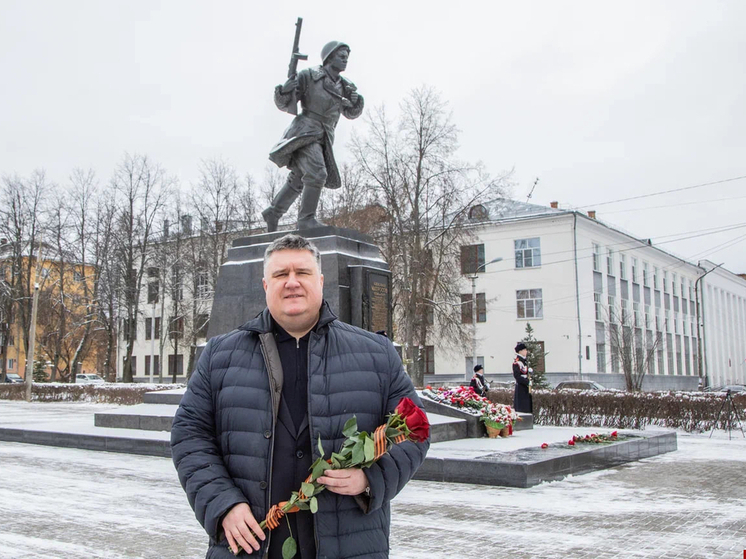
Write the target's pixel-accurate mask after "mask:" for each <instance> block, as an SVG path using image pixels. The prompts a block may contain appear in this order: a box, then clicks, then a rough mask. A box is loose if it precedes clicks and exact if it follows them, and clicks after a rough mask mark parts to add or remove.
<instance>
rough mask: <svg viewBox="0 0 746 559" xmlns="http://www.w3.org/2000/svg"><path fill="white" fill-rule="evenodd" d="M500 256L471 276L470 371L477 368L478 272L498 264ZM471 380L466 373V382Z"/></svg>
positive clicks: (469, 375)
mask: <svg viewBox="0 0 746 559" xmlns="http://www.w3.org/2000/svg"><path fill="white" fill-rule="evenodd" d="M500 260H502V256H498V257H497V258H493V259H492V260H490V261H489V262H485V263H484V264H482V265H480V266H477V269H476V270H474V275H473V276H471V327H472V331H471V333H472V338H471V366H472V370H473V369H474V367H476V366H477V274H479V270H481V269H483V268H486V267H487V265H488V264H494V263H495V262H500ZM469 379H471V373H470V372H469V371H466V380H469Z"/></svg>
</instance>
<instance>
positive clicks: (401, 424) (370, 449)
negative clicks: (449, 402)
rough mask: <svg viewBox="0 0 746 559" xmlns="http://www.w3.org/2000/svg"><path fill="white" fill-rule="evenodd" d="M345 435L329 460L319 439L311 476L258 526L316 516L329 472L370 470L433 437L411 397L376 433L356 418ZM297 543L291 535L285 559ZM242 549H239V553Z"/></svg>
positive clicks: (350, 423)
mask: <svg viewBox="0 0 746 559" xmlns="http://www.w3.org/2000/svg"><path fill="white" fill-rule="evenodd" d="M342 434H343V435H344V436H345V437H346V439H345V441H344V442H343V443H342V447H341V448H340V449H339V452H332V455H331V457H329V459H327V460H325V459H324V449H323V447H322V446H321V438H320V437H319V441H318V448H319V458H317V459H316V461H315V462H314V463H313V464H311V467H310V470H311V474H310V475H309V476H308V477H307V478H306V481H304V482H303V483H302V484H301V487H300V489H299V490H298V491H293V492H292V494H291V496H290V499H289V500H287V501H283V502H281V503H278V504H276V505H273V506H272V507H271V508H270V509H269V512H268V513H267V516H266V518H265V519H264V520H262V521H261V522H260V523H259V526H260V527H261V528H262V529H264V528H268V529H269V530H273V529H275V528H277V527H278V526H279V525H280V520H281V519H282V517H283V516H285V514H287V513H292V512H298V511H299V510H310V511H311V513H313V514H315V513H316V512H317V511H318V510H319V504H318V501H317V499H316V496H317V495H318V494H319V493H321V492H322V491H324V490H325V489H326V486H325V485H322V484H321V483H319V482H318V478H319V477H321V476H322V475H324V472H325V471H326V470H329V469H333V470H342V469H347V468H370V467H371V466H372V465H373V464H374V463H375V462H376V461H377V460H379V459H380V458H381V457H382V456H383V455H384V454H386V453H387V452H388V451H389V449H390V448H391V447H392V446H393V445H395V444H399V443H402V442H404V441H407V440H409V441H413V442H417V443H421V442H424V441H426V440H427V439H428V437H429V436H430V423H429V422H428V420H427V415H425V412H424V411H422V410H421V409H420V408H419V407H417V405H416V404H415V403H414V402H413V401H412V400H410V399H409V398H402V399H401V400H400V401H399V404H398V405H397V406H396V409H395V410H394V411H393V413H390V414H389V415H388V418H387V420H386V423H384V424H383V425H380V426H379V427H378V428H377V429H376V430H375V431H374V432H373V433H371V434H368V433H367V432H365V431H362V432H360V431H358V428H357V418H356V417H355V416H354V415H353V416H352V417H351V418H350V419H348V420H347V423H345V425H344V428H343V429H342ZM297 547H298V546H297V544H296V542H295V539H294V538H293V537H292V535H291V536H290V537H289V538H287V539H286V540H285V542H284V543H283V544H282V557H283V559H290V558H292V557H294V556H295V554H296V552H297ZM240 552H241V548H240V547H239V553H240Z"/></svg>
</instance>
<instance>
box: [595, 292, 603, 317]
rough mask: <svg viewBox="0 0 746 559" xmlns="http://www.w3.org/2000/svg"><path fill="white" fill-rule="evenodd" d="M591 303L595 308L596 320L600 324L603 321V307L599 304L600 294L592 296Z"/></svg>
mask: <svg viewBox="0 0 746 559" xmlns="http://www.w3.org/2000/svg"><path fill="white" fill-rule="evenodd" d="M593 303H594V305H595V306H596V320H598V321H599V322H602V321H603V319H604V306H603V303H602V302H601V293H594V294H593Z"/></svg>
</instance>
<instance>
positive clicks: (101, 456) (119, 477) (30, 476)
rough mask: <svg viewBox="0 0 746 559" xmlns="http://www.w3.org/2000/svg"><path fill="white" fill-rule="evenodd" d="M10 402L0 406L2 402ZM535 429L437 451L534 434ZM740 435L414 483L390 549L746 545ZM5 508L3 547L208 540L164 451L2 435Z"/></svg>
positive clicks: (643, 550) (190, 546)
mask: <svg viewBox="0 0 746 559" xmlns="http://www.w3.org/2000/svg"><path fill="white" fill-rule="evenodd" d="M38 405H39V406H47V405H52V406H61V407H59V408H45V412H47V413H53V414H54V415H56V416H57V418H58V419H59V420H63V419H71V417H72V415H77V414H72V413H66V411H65V410H66V408H65V407H64V406H65V405H63V404H38ZM70 405H72V404H67V406H70ZM76 406H85V407H86V412H90V413H92V412H93V411H94V410H98V409H111V408H112V407H111V406H95V405H92V404H76ZM12 408H13V409H16V410H17V409H18V408H16V407H15V406H12ZM10 409H11V408H9V407H6V406H2V405H0V414H3V412H7V411H9V410H10ZM34 409H35V408H33V407H32V408H29V409H28V411H29V412H30V413H31V415H34V414H33V410H34ZM76 410H77V411H80V409H79V408H76ZM28 421H30V419H29V417H26V421H23V423H27V422H28ZM48 422H49V417H46V418H45V420H44V423H48ZM13 423H16V424H18V423H19V421H18V418H17V417H16V418H15V419H11V418H9V417H8V416H7V415H5V416H4V417H2V416H0V424H4V425H5V426H10V424H13ZM557 431H558V432H557V436H558V437H560V432H561V437H563V438H564V437H566V435H567V434H566V433H565V432H564V430H559V429H558V430H557ZM538 433H539V431H538V430H537V431H536V432H535V433H529V432H524V433H523V434H522V433H521V432H517V433H516V434H517V436H516V437H515V438H510V439H507V440H502V441H493V442H492V443H488V441H487V439H484V440H482V441H481V442H479V443H476V442H469V443H467V442H464V443H442V445H443V446H440V445H435V446H436V447H438V448H437V449H434V451H433V452H438V453H440V452H445V451H446V450H445V449H447V448H448V446H450V447H451V451H457V450H458V448H457V447H458V445H459V444H461V445H463V446H465V447H468V446H472V445H474V444H479V445H484V444H496V445H503V444H505V445H511V446H512V445H515V444H518V441H519V440H520V439H521V438H524V441H525V442H529V441H530V442H531V443H532V444H535V443H540V442H541V439H542V437H543V435H539V434H538ZM732 435H733V439H732V440H728V435H727V433H723V432H715V435H714V436H713V438H712V439H709V438H708V434H703V435H689V434H684V433H679V439H678V446H679V450H678V451H676V452H672V453H668V454H664V455H661V456H657V457H653V458H648V459H645V460H642V461H640V462H635V463H632V464H626V465H624V466H620V467H618V468H613V469H610V470H604V471H600V472H595V473H591V474H586V475H582V476H577V477H570V478H566V479H565V480H563V481H559V482H552V483H544V484H542V485H538V486H536V487H532V488H529V489H517V488H506V487H489V486H477V485H465V484H448V483H432V482H422V481H413V482H411V483H410V484H409V485H408V486H407V487H406V488H405V489H404V491H403V492H402V493H401V494H400V495H399V496H398V497H397V498H396V499H395V500H394V502H393V511H392V517H393V522H392V534H391V548H392V551H391V557H394V558H412V559H419V558H422V559H425V558H426V559H437V558H440V557H443V558H446V557H447V558H456V557H457V558H460V557H473V558H475V559H477V558H483V557H485V558H497V557H500V558H502V557H508V558H511V559H512V558H521V557H526V558H528V557H571V558H576V557H587V558H597V557H741V556H742V553H743V549H744V547H746V535H745V534H746V440H745V439H744V438H743V437H742V435H741V433H740V431H736V432H733V434H732ZM534 439H536V440H534ZM548 442H551V441H548ZM478 450H479V449H477V448H462V449H460V451H461V452H469V451H471V452H474V451H478ZM0 518H1V519H2V523H1V524H0V558H3V559H5V558H7V559H18V558H37V557H38V558H44V559H48V558H64V559H67V558H70V559H72V558H102V559H103V558H106V559H116V558H174V559H175V558H195V559H196V558H199V557H204V554H205V551H206V540H207V538H206V536H205V535H204V533H203V531H202V529H201V527H200V526H199V524H198V523H197V522H196V520H195V519H194V515H193V513H192V511H191V509H190V508H189V505H188V503H187V500H186V497H185V495H184V493H183V491H182V490H181V487H180V486H179V483H178V480H177V478H176V473H175V471H174V469H173V465H172V463H171V461H170V460H169V459H166V458H155V457H146V456H133V455H127V454H114V453H106V452H93V451H83V450H75V449H65V448H55V447H45V446H36V445H24V444H18V443H4V442H0Z"/></svg>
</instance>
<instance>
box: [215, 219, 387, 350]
mask: <svg viewBox="0 0 746 559" xmlns="http://www.w3.org/2000/svg"><path fill="white" fill-rule="evenodd" d="M288 233H298V234H301V235H302V236H303V237H305V238H307V239H308V240H310V241H311V242H312V243H313V244H314V245H316V247H317V248H318V249H319V252H320V253H321V273H322V274H323V275H324V299H325V300H326V301H327V302H328V303H329V305H330V307H331V308H332V310H333V311H334V312H335V313H336V314H337V316H338V317H339V319H340V320H342V321H343V322H347V323H349V324H352V325H354V326H359V327H361V328H364V329H366V330H371V331H377V330H386V331H391V304H390V299H391V279H390V278H391V272H390V271H389V269H388V264H387V263H386V261H385V260H383V258H382V257H381V252H380V250H379V249H378V247H377V246H376V245H375V244H373V239H371V238H370V237H368V236H367V235H364V234H362V233H360V232H359V231H354V230H352V229H343V228H339V227H319V228H315V229H308V230H304V231H302V232H298V231H278V232H275V233H264V234H261V235H252V236H250V237H243V238H240V239H236V240H235V241H233V245H232V247H231V248H230V249H228V256H227V259H226V261H225V262H224V263H223V265H222V266H220V272H219V275H218V281H217V284H216V286H215V296H214V298H213V304H212V313H211V315H210V324H209V326H208V331H207V337H208V339H209V338H211V337H213V336H216V335H218V334H224V333H226V332H230V331H231V330H233V329H235V328H237V327H239V326H241V325H242V324H244V323H246V322H247V321H249V320H251V319H252V318H254V317H255V316H256V315H257V314H259V313H260V312H262V310H264V308H265V306H266V303H265V296H264V288H263V286H262V278H263V277H264V251H265V250H266V249H267V247H268V246H269V244H270V243H272V241H274V240H276V239H278V238H280V237H283V236H285V235H286V234H288Z"/></svg>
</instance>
